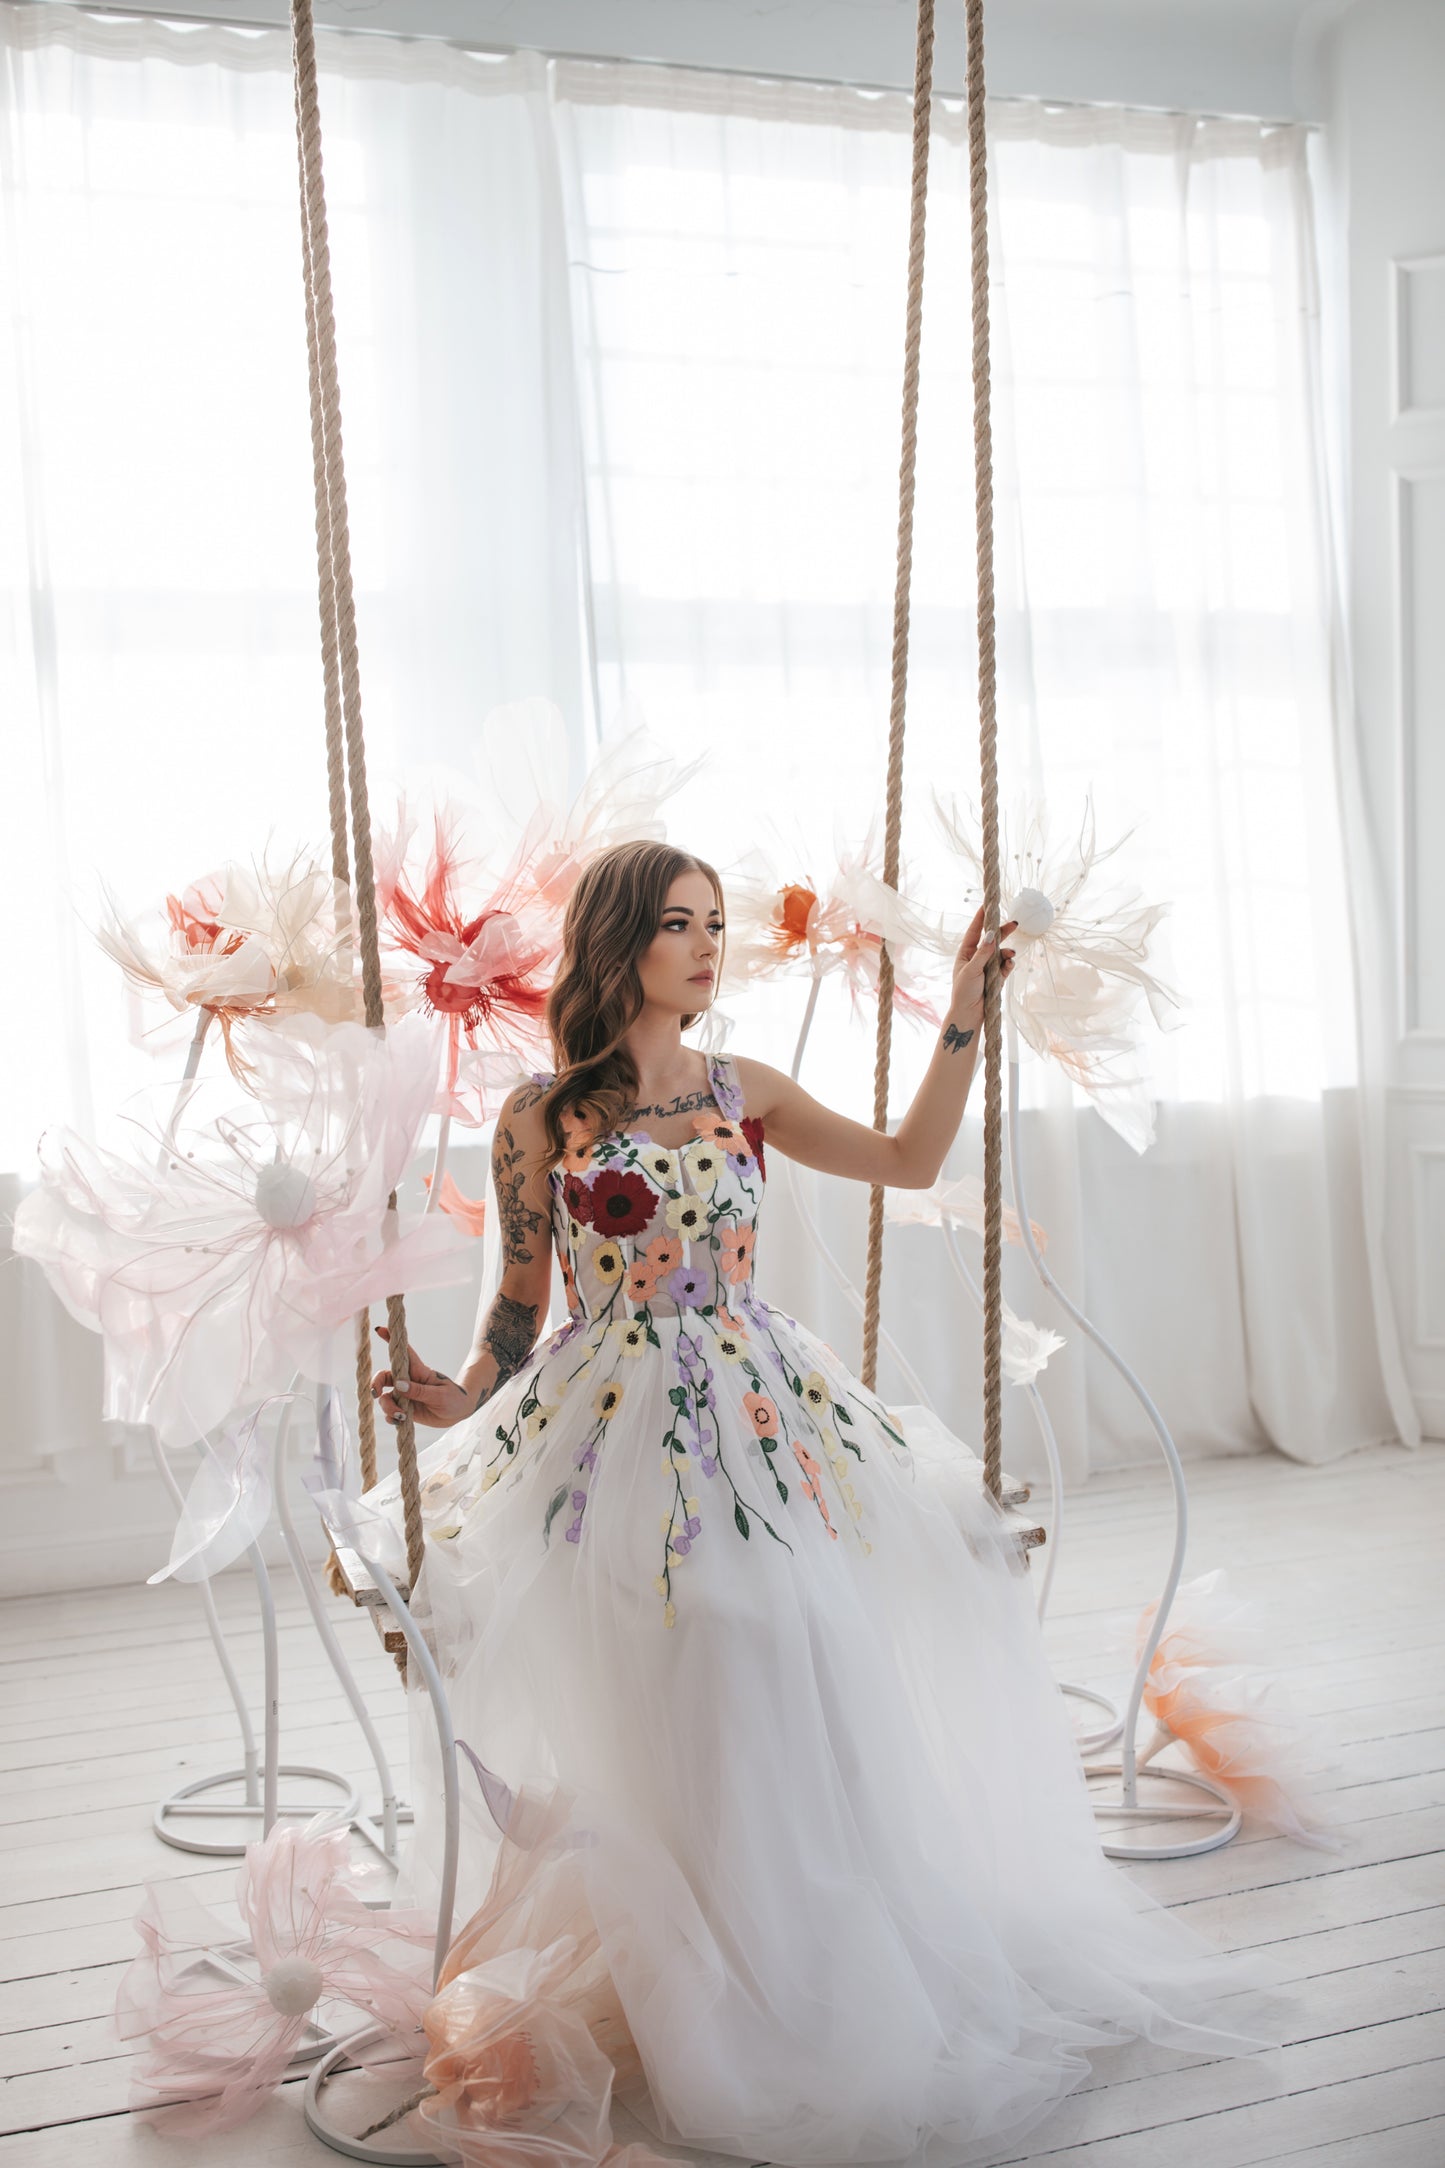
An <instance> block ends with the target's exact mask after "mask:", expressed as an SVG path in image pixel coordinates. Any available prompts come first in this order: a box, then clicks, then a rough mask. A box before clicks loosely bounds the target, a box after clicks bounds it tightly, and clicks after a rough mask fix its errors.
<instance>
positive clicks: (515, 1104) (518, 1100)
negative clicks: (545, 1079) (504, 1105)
mask: <svg viewBox="0 0 1445 2168" xmlns="http://www.w3.org/2000/svg"><path fill="white" fill-rule="evenodd" d="M548 1089H549V1087H548V1086H547V1085H545V1084H519V1085H518V1087H517V1090H516V1091H515V1093H514V1094H513V1097H512V1112H513V1113H514V1114H525V1113H526V1111H527V1109H528V1107H534V1106H536V1105H537V1103H538V1101H539V1100H542V1099H545V1098H546V1096H547V1092H548Z"/></svg>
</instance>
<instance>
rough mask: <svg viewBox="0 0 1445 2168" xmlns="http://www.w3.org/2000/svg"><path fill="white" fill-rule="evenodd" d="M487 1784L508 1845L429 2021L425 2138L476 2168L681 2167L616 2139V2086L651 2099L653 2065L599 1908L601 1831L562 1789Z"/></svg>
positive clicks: (446, 1971) (453, 1955) (452, 1955)
mask: <svg viewBox="0 0 1445 2168" xmlns="http://www.w3.org/2000/svg"><path fill="white" fill-rule="evenodd" d="M484 1782H485V1783H486V1785H487V1787H488V1798H489V1799H491V1800H493V1801H494V1809H493V1811H494V1812H497V1811H498V1810H497V1804H496V1802H497V1801H500V1803H501V1812H502V1817H503V1820H504V1831H503V1840H502V1845H501V1849H500V1851H499V1852H498V1855H497V1862H496V1867H495V1869H494V1872H493V1876H492V1882H491V1887H490V1888H489V1890H488V1892H487V1895H486V1898H485V1900H484V1901H483V1903H482V1905H481V1907H480V1908H479V1910H478V1911H477V1912H476V1913H475V1914H474V1915H473V1917H472V1918H471V1919H470V1920H469V1921H468V1922H467V1924H466V1926H465V1927H464V1928H463V1929H462V1930H461V1932H460V1934H458V1935H457V1937H456V1939H455V1941H454V1942H453V1943H452V1946H451V1950H450V1952H449V1953H448V1956H447V1961H446V1965H445V1967H444V1968H443V1972H442V1977H441V1982H440V1984H439V1987H438V1992H437V1996H436V1999H435V2001H434V2002H433V2003H432V2004H431V2006H430V2008H429V2009H428V2010H427V2013H426V2017H425V2021H424V2022H425V2026H426V2034H427V2039H428V2041H429V2042H430V2048H429V2052H428V2054H427V2058H426V2066H425V2077H426V2079H427V2082H428V2084H429V2085H430V2086H431V2087H432V2088H433V2090H432V2092H431V2093H430V2094H429V2095H427V2096H425V2097H423V2098H422V2099H420V2101H419V2102H418V2106H417V2115H418V2118H419V2120H420V2122H421V2124H422V2126H423V2129H424V2131H425V2134H426V2136H427V2138H428V2139H429V2140H431V2141H432V2142H433V2143H435V2144H436V2145H437V2148H438V2150H439V2151H442V2152H444V2153H445V2155H446V2157H447V2158H449V2159H456V2158H459V2159H460V2160H461V2161H462V2162H463V2163H464V2164H465V2168H668V2164H667V2162H666V2158H665V2156H662V2155H659V2154H656V2153H654V2152H652V2151H651V2150H650V2149H649V2148H647V2147H646V2146H641V2145H629V2146H615V2145H614V2144H613V2143H612V2136H611V2103H612V2095H613V2088H614V2085H615V2086H617V2087H618V2088H619V2090H622V2091H627V2090H632V2091H636V2090H637V2089H639V2088H640V2087H641V2085H642V2066H641V2059H640V2057H639V2055H638V2052H637V2048H636V2045H635V2043H634V2041H633V2038H632V2034H631V2031H630V2029H629V2027H628V2024H627V2020H626V2017H625V2015H624V2013H623V2009H622V2005H621V2002H620V2000H619V1997H618V1994H617V1989H616V1987H615V1985H614V1983H613V1979H612V1975H611V1972H610V1971H609V1969H608V1965H607V1960H606V1956H605V1954H604V1951H603V1947H602V1940H601V1936H600V1934H599V1932H598V1928H597V1924H596V1920H595V1918H594V1916H593V1913H592V1909H591V1906H590V1904H589V1902H588V1897H587V1884H586V1876H585V1871H584V1867H583V1863H582V1855H583V1854H584V1853H585V1851H586V1850H587V1849H588V1847H589V1845H590V1844H591V1843H592V1842H593V1841H594V1837H595V1833H594V1832H593V1831H591V1830H590V1829H588V1828H585V1827H581V1826H578V1825H577V1822H576V1821H575V1820H574V1812H575V1805H576V1803H575V1801H574V1799H573V1798H572V1796H571V1795H569V1794H568V1793H566V1792H564V1791H562V1790H560V1789H558V1788H553V1789H551V1790H543V1789H541V1788H540V1787H537V1788H534V1787H530V1786H529V1787H527V1788H525V1789H524V1790H523V1791H521V1792H520V1793H517V1794H512V1793H509V1792H508V1791H507V1789H506V1787H505V1786H504V1785H500V1784H499V1783H498V1782H497V1780H496V1779H495V1778H493V1777H491V1776H490V1775H488V1776H486V1777H485V1778H484Z"/></svg>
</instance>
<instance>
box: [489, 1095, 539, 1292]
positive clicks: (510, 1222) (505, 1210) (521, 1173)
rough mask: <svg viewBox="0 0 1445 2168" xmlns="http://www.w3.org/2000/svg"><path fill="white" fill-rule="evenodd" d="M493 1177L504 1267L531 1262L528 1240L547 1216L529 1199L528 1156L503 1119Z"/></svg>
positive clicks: (496, 1141)
mask: <svg viewBox="0 0 1445 2168" xmlns="http://www.w3.org/2000/svg"><path fill="white" fill-rule="evenodd" d="M492 1180H493V1181H494V1183H495V1184H496V1189H497V1210H498V1212H499V1214H500V1215H501V1221H502V1266H503V1269H504V1270H505V1269H506V1267H507V1266H508V1265H530V1264H531V1262H532V1252H531V1250H530V1248H529V1247H528V1240H529V1237H530V1236H532V1235H535V1234H536V1232H537V1230H538V1228H539V1227H540V1226H541V1225H542V1221H543V1217H544V1215H543V1214H542V1213H541V1212H540V1211H539V1210H538V1209H537V1207H536V1206H535V1205H533V1204H529V1203H528V1201H527V1168H526V1162H525V1155H524V1153H523V1152H522V1149H521V1147H520V1145H519V1144H518V1143H517V1140H516V1138H515V1137H514V1136H513V1135H512V1132H511V1130H510V1129H505V1128H503V1126H502V1125H501V1123H500V1122H499V1123H498V1125H497V1134H496V1137H495V1139H494V1141H493V1144H492Z"/></svg>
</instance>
